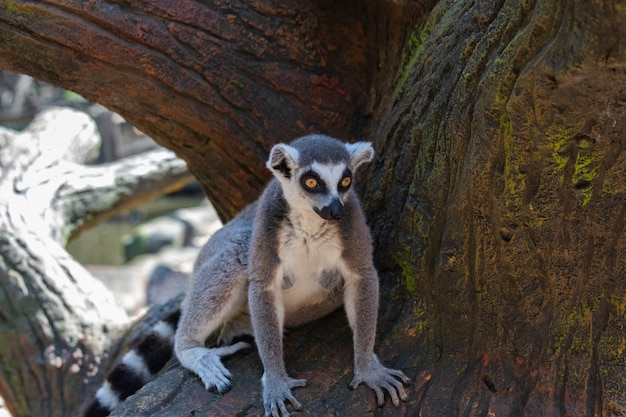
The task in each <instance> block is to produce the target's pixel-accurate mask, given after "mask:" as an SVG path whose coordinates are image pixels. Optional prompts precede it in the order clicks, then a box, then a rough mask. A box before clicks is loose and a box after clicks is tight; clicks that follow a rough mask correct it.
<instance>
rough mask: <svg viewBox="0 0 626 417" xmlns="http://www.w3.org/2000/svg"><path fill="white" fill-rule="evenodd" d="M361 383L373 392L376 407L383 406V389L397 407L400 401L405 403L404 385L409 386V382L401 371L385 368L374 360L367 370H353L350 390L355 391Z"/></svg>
mask: <svg viewBox="0 0 626 417" xmlns="http://www.w3.org/2000/svg"><path fill="white" fill-rule="evenodd" d="M362 382H365V384H367V386H369V387H370V388H371V389H373V390H374V392H375V393H376V401H377V403H378V406H379V407H382V406H383V405H384V404H385V394H384V392H383V389H385V390H387V392H388V393H389V395H390V396H391V401H392V402H393V404H394V405H395V406H398V405H400V400H402V401H406V398H407V395H406V391H405V390H404V385H405V384H409V383H410V382H411V380H410V379H409V378H408V377H407V376H406V375H404V373H403V372H402V371H399V370H397V369H389V368H385V367H384V366H383V365H382V364H381V363H380V362H379V361H378V359H376V358H374V359H373V360H372V361H371V362H370V364H369V366H368V367H367V368H365V369H361V370H355V375H354V379H353V380H352V382H351V383H350V388H351V389H355V388H356V387H358V386H359V384H360V383H362Z"/></svg>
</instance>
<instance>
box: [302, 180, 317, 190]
mask: <svg viewBox="0 0 626 417" xmlns="http://www.w3.org/2000/svg"><path fill="white" fill-rule="evenodd" d="M304 185H306V187H307V188H315V187H317V180H316V179H315V178H307V179H306V180H305V181H304Z"/></svg>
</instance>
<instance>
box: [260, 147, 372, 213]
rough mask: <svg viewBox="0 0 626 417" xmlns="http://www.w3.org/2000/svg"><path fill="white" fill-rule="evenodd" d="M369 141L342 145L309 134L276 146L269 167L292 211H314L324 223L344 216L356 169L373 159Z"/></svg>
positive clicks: (271, 154)
mask: <svg viewBox="0 0 626 417" xmlns="http://www.w3.org/2000/svg"><path fill="white" fill-rule="evenodd" d="M373 157H374V148H372V144H371V143H369V142H357V143H352V144H350V143H343V142H340V141H338V140H336V139H333V138H331V137H328V136H323V135H309V136H304V137H302V138H300V139H297V140H295V141H293V142H292V143H291V144H289V145H286V144H284V143H280V144H278V145H275V146H274V147H273V148H272V150H271V152H270V157H269V159H268V161H267V167H268V168H269V169H270V170H271V171H272V173H273V174H274V176H275V177H276V178H278V180H279V181H280V183H281V184H282V187H283V192H284V194H285V198H286V199H287V202H288V203H289V206H290V207H291V208H292V209H297V210H313V211H315V213H317V214H318V215H319V216H320V217H322V218H323V219H325V220H337V219H340V218H341V217H342V216H343V213H344V204H345V202H346V201H347V198H348V192H349V191H350V188H351V186H352V183H353V175H354V173H355V172H356V170H357V168H358V167H359V166H360V165H361V164H363V163H365V162H369V161H371V160H372V158H373Z"/></svg>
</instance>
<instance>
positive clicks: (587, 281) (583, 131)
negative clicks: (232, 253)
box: [0, 0, 626, 416]
mask: <svg viewBox="0 0 626 417" xmlns="http://www.w3.org/2000/svg"><path fill="white" fill-rule="evenodd" d="M335 3H336V2H330V1H316V2H312V1H310V2H307V1H305V2H295V1H294V2H292V3H287V4H286V3H281V4H280V5H277V4H276V3H275V2H271V1H254V2H246V3H244V2H241V3H240V2H236V1H235V2H227V3H217V2H216V3H215V4H210V5H199V4H197V3H192V2H186V1H183V2H177V3H176V5H175V6H174V3H170V2H166V1H162V2H149V3H144V2H140V1H124V2H106V1H93V2H90V3H89V5H88V6H84V7H83V3H78V2H71V1H70V2H63V4H62V5H60V4H57V3H55V2H38V3H31V2H27V1H13V2H11V3H10V7H6V8H4V9H2V10H0V27H1V29H2V31H1V32H0V41H1V42H0V66H3V67H5V68H8V69H12V70H14V71H22V72H26V73H28V74H31V75H34V76H36V77H38V78H41V79H43V80H46V81H52V82H53V83H55V84H57V85H61V86H64V87H66V88H70V89H74V90H75V91H77V92H79V93H81V94H83V95H84V96H85V97H87V98H89V99H92V100H97V101H99V102H101V103H102V104H104V105H106V106H108V107H110V108H111V109H113V110H115V111H118V112H119V113H121V114H122V115H123V116H124V117H126V118H127V119H128V120H130V121H131V122H133V123H134V124H136V125H137V126H138V127H139V128H141V129H142V130H144V131H146V132H147V133H149V134H151V135H152V136H154V137H155V138H156V139H157V141H159V143H161V144H163V145H165V146H167V147H169V148H171V149H173V150H175V151H176V152H177V153H178V154H179V155H181V156H182V157H183V158H184V159H185V160H186V161H187V162H188V164H189V167H190V169H191V171H192V172H193V173H194V175H196V176H197V177H198V179H199V180H200V182H201V183H202V185H203V188H204V190H205V191H206V193H207V195H208V196H209V198H210V199H211V201H212V202H213V203H214V205H215V206H216V208H217V210H218V212H219V213H220V215H221V217H222V218H223V219H227V218H229V217H231V216H232V215H233V214H234V213H235V212H236V211H237V210H238V209H240V208H241V207H242V206H243V205H245V204H246V203H248V202H250V201H251V200H253V199H254V198H255V197H256V195H258V193H259V191H260V189H261V187H262V184H263V183H264V181H265V179H266V178H267V175H268V174H267V172H266V171H265V169H264V167H263V162H264V159H265V156H266V155H267V150H268V149H269V147H270V145H271V144H273V143H274V142H277V141H288V140H290V139H292V138H293V137H295V136H299V135H301V134H303V133H306V132H309V131H321V132H323V133H327V134H331V135H334V136H337V137H341V138H344V139H352V138H359V139H368V140H372V141H374V145H375V148H376V149H377V150H378V157H377V159H376V160H375V163H374V164H373V165H372V166H370V167H369V168H368V170H367V172H361V173H360V174H361V175H360V177H361V178H359V179H360V191H361V192H362V195H363V197H364V198H363V200H364V204H365V208H366V211H367V213H368V216H369V219H370V224H371V227H372V230H373V235H374V237H375V240H376V260H377V265H378V268H379V270H380V272H381V276H382V286H383V295H382V296H383V303H382V307H381V317H380V325H379V337H378V344H377V346H378V349H377V350H378V353H379V356H380V357H381V358H382V359H383V361H384V362H385V363H386V364H388V365H390V366H393V367H400V368H403V369H404V370H405V371H406V372H407V373H408V374H410V375H412V376H413V377H414V383H413V385H412V386H411V388H410V391H411V394H410V397H409V399H408V401H407V402H406V403H405V404H403V405H402V406H401V408H400V409H399V411H398V410H396V409H394V408H392V407H390V406H387V407H386V408H384V409H383V410H382V411H376V413H377V414H380V415H418V414H419V415H424V416H441V415H445V416H457V415H463V416H468V415H469V416H488V415H497V416H509V415H510V416H518V415H525V416H535V415H537V416H545V415H549V416H570V415H572V416H573V415H590V416H617V415H626V395H625V394H624V392H626V389H625V388H626V387H625V385H626V375H625V374H624V372H623V367H624V364H625V363H626V354H625V352H626V349H624V346H626V338H625V336H624V334H623V328H624V326H626V320H625V318H624V317H625V311H626V307H625V306H626V291H625V290H626V288H625V284H624V282H623V280H622V279H621V277H622V276H623V275H624V272H625V271H624V270H625V264H624V261H623V259H624V255H625V253H624V252H625V246H624V244H625V242H624V233H623V231H624V215H625V214H626V195H625V193H626V186H625V185H626V176H625V175H624V174H625V173H624V170H623V167H624V166H625V165H624V162H625V161H623V159H624V153H623V152H622V151H623V149H624V137H625V136H624V133H625V132H624V124H623V122H622V120H623V119H624V112H625V111H624V108H625V107H624V105H625V103H626V97H625V96H624V91H626V81H625V80H626V78H625V77H624V74H625V73H626V56H625V54H624V49H623V46H622V45H621V44H620V42H619V40H620V39H623V38H624V35H625V33H624V30H626V29H625V27H624V25H623V24H622V22H624V19H625V18H626V16H625V14H626V10H625V9H624V7H623V5H622V4H621V3H620V2H614V1H613V2H612V1H604V2H587V1H583V0H578V1H539V0H537V1H521V0H500V1H496V2H493V1H480V0H479V1H474V2H421V3H409V4H408V5H397V4H392V3H389V2H383V1H374V2H365V1H356V0H355V1H347V2H340V3H339V4H335ZM35 35H36V36H35ZM389 219H393V220H395V221H389ZM285 350H286V357H287V367H288V369H289V370H290V372H291V374H293V375H294V376H295V377H304V378H308V379H309V381H310V383H311V385H310V386H309V387H308V388H305V389H301V390H298V391H297V392H296V394H297V396H298V398H299V400H300V402H302V403H303V405H305V407H306V411H305V414H306V415H327V414H333V413H334V414H341V415H362V414H363V413H365V412H366V411H373V410H374V409H375V401H374V399H373V396H372V395H371V393H370V392H369V391H368V390H367V389H365V388H359V389H358V390H357V391H356V392H350V391H348V390H347V389H346V387H347V385H348V382H349V380H350V378H351V376H350V374H351V366H349V364H350V363H351V358H350V351H351V348H350V337H349V332H348V327H347V324H346V322H345V320H344V319H343V318H342V315H341V314H336V315H333V316H331V317H330V318H329V319H326V320H324V321H323V322H321V323H314V324H312V325H310V326H306V327H305V328H303V329H300V330H298V331H296V332H293V333H292V334H290V335H289V336H288V337H287V339H286V348H285ZM228 366H229V367H230V368H231V369H232V370H233V373H234V374H235V380H234V387H233V390H232V391H231V392H230V393H228V394H226V395H224V396H216V395H213V394H210V393H206V392H204V390H203V389H202V387H201V384H199V383H198V381H197V379H196V378H195V377H193V376H191V375H190V374H189V373H188V372H186V371H184V370H182V369H181V368H180V367H179V366H177V365H176V364H175V363H173V364H172V366H171V367H170V368H168V369H167V370H166V371H165V372H164V373H163V374H161V376H160V377H158V378H157V379H156V380H155V381H154V382H153V383H151V384H149V385H148V386H147V387H146V388H145V389H144V390H142V391H141V392H140V393H139V394H138V395H136V396H134V397H131V398H129V400H128V401H127V402H126V403H125V404H124V406H123V407H122V408H121V409H119V410H118V411H117V412H116V414H115V415H125V416H131V415H132V416H148V415H155V413H157V412H158V414H159V415H181V413H182V410H184V411H185V412H186V413H193V412H197V413H200V414H202V415H226V414H236V413H241V414H242V415H244V414H245V415H247V414H258V413H259V412H260V410H261V408H260V407H261V400H260V384H259V383H258V380H259V378H260V376H261V368H260V363H259V361H258V358H257V357H256V355H255V354H251V355H248V356H243V357H237V358H233V359H232V360H231V361H230V362H229V363H228ZM242 410H243V411H242Z"/></svg>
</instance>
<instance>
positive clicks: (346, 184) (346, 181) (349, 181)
mask: <svg viewBox="0 0 626 417" xmlns="http://www.w3.org/2000/svg"><path fill="white" fill-rule="evenodd" d="M350 184H352V178H350V177H345V178H344V179H342V180H341V186H342V187H344V188H347V187H349V186H350Z"/></svg>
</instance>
